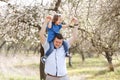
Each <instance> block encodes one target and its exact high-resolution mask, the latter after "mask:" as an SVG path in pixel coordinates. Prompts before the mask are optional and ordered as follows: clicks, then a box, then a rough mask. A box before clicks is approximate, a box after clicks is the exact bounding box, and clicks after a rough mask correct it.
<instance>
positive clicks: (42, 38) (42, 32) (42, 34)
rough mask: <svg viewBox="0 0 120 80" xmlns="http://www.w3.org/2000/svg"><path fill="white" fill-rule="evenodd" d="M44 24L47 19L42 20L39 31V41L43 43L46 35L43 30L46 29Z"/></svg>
mask: <svg viewBox="0 0 120 80" xmlns="http://www.w3.org/2000/svg"><path fill="white" fill-rule="evenodd" d="M46 25H47V21H45V22H44V24H43V26H42V27H41V30H40V32H39V35H40V42H41V44H42V45H43V44H44V43H45V41H46V37H45V31H46Z"/></svg>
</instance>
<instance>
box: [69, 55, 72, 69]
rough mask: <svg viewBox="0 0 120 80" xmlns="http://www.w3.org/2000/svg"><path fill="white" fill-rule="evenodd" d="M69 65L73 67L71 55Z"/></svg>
mask: <svg viewBox="0 0 120 80" xmlns="http://www.w3.org/2000/svg"><path fill="white" fill-rule="evenodd" d="M69 66H70V67H72V58H71V57H69Z"/></svg>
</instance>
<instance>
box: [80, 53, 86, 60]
mask: <svg viewBox="0 0 120 80" xmlns="http://www.w3.org/2000/svg"><path fill="white" fill-rule="evenodd" d="M80 55H81V57H82V62H84V61H85V56H84V54H83V51H80Z"/></svg>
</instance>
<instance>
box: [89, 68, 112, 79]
mask: <svg viewBox="0 0 120 80" xmlns="http://www.w3.org/2000/svg"><path fill="white" fill-rule="evenodd" d="M108 72H110V71H109V70H106V69H104V70H100V71H98V72H96V73H95V74H93V75H91V76H89V77H87V79H93V78H94V77H97V76H101V75H105V74H106V73H108Z"/></svg>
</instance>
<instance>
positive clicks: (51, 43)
mask: <svg viewBox="0 0 120 80" xmlns="http://www.w3.org/2000/svg"><path fill="white" fill-rule="evenodd" d="M49 47H50V48H49V49H48V50H47V52H46V54H45V56H46V57H48V56H49V55H50V54H51V53H52V51H53V50H54V45H53V42H49Z"/></svg>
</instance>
